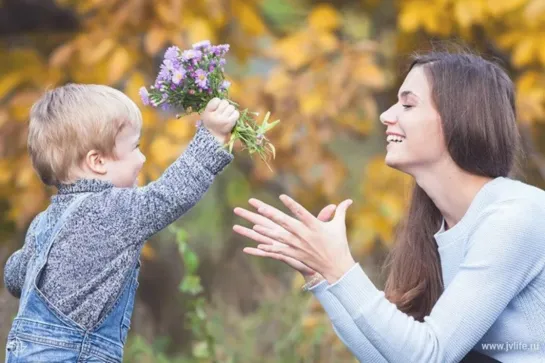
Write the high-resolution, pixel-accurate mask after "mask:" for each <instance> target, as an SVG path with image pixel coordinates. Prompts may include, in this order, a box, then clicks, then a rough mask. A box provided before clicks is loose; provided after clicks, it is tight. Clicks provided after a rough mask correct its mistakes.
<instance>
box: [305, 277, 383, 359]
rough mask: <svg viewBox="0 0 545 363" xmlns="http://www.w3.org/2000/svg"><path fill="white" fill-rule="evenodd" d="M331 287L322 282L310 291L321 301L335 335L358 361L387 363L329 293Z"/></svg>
mask: <svg viewBox="0 0 545 363" xmlns="http://www.w3.org/2000/svg"><path fill="white" fill-rule="evenodd" d="M329 286H330V285H329V284H328V283H327V281H322V282H321V283H319V284H317V285H315V286H314V287H312V288H311V289H310V291H311V292H312V293H313V294H314V296H315V297H316V298H317V299H318V301H320V304H321V305H322V307H323V308H324V310H325V312H326V314H327V315H328V317H329V320H330V321H331V323H332V325H333V330H334V331H335V334H337V336H338V337H339V339H340V340H341V341H342V342H343V343H344V345H345V346H346V347H347V348H348V349H349V350H350V351H351V352H352V354H354V356H355V357H356V358H357V359H358V361H360V362H362V363H387V361H386V360H385V359H384V357H383V356H382V355H381V354H380V353H379V352H378V350H377V349H376V348H375V347H374V346H373V345H372V344H371V342H369V340H368V339H367V338H366V337H365V335H364V334H363V333H362V332H361V331H360V330H359V329H358V327H357V326H356V323H354V320H352V318H351V317H350V315H349V314H348V312H347V311H346V309H345V308H344V307H343V306H342V305H341V303H340V302H339V300H338V299H337V298H336V297H335V295H333V294H332V293H331V292H329V291H328V287H329Z"/></svg>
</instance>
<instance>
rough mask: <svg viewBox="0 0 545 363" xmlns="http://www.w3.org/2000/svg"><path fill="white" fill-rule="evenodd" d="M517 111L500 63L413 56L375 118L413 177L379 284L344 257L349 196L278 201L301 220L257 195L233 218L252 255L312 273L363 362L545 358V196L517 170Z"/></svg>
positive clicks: (390, 160)
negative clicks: (317, 203)
mask: <svg viewBox="0 0 545 363" xmlns="http://www.w3.org/2000/svg"><path fill="white" fill-rule="evenodd" d="M515 114H516V113H515V95H514V90H513V84H512V82H511V80H510V79H509V77H508V76H507V75H506V73H505V72H504V71H503V70H502V69H500V68H499V67H498V66H496V65H495V64H493V63H491V62H488V61H486V60H484V59H482V58H480V57H478V56H474V55H470V54H449V53H441V52H433V53H430V54H427V55H422V56H416V57H415V58H414V61H413V63H412V65H411V67H410V71H409V73H408V75H407V77H406V79H405V80H404V82H403V84H402V85H401V88H400V90H399V93H398V102H397V103H396V104H395V105H393V106H392V107H390V108H389V109H388V110H387V111H385V112H384V113H383V114H382V115H381V116H380V120H381V122H382V123H383V124H384V125H385V126H386V135H387V136H386V139H387V141H388V146H387V154H386V159H385V161H386V164H387V165H389V166H390V167H393V168H396V169H398V170H400V171H402V172H404V173H407V174H410V175H411V176H412V177H413V178H414V181H415V186H414V191H413V195H412V200H411V205H410V208H409V211H408V215H407V218H406V221H405V222H404V223H403V226H402V228H400V230H399V233H398V235H397V241H396V243H395V247H394V248H393V249H392V251H391V254H390V256H389V259H388V266H389V276H388V279H387V282H386V286H385V291H384V292H382V291H380V290H378V289H377V288H376V287H375V286H374V285H373V283H372V282H371V281H370V280H369V278H368V277H367V276H366V274H365V273H364V271H363V269H362V268H361V266H360V265H359V264H357V263H356V262H355V261H354V259H353V257H352V255H351V253H350V250H349V247H348V242H347V237H346V227H345V215H346V211H347V209H348V207H349V206H350V204H351V203H352V201H351V200H345V201H343V202H342V203H340V204H339V205H338V206H336V207H335V206H328V207H326V208H325V209H324V210H323V211H322V212H321V214H320V215H319V218H315V217H314V216H312V215H311V214H310V213H309V212H308V211H307V210H306V209H305V208H303V207H302V206H301V205H299V204H298V203H297V202H296V201H294V200H293V199H291V198H289V197H287V196H285V195H283V196H280V199H281V200H282V202H283V203H284V204H285V205H286V206H287V207H288V208H289V209H290V210H291V212H293V214H294V215H295V217H296V218H293V217H291V216H288V215H287V214H285V213H283V212H281V211H279V210H277V209H275V208H274V207H272V206H270V205H267V204H265V203H263V202H261V201H259V200H256V199H252V200H250V204H251V205H252V206H253V207H254V208H256V209H257V212H258V213H253V212H250V211H248V210H245V209H242V208H237V209H236V210H235V213H236V214H237V215H239V216H241V217H243V218H245V219H247V220H248V221H250V222H252V223H253V224H254V227H253V229H248V228H245V227H242V226H238V225H237V226H234V228H233V229H234V231H235V232H237V233H239V234H241V235H243V236H246V237H249V238H251V239H253V240H255V241H256V242H258V243H259V244H258V246H257V248H245V249H244V251H245V252H246V253H248V254H251V255H255V256H262V257H269V258H273V259H277V260H280V261H284V262H286V263H287V264H289V265H290V266H292V267H293V268H295V269H297V270H299V271H300V272H302V273H303V274H304V275H305V276H306V278H307V281H308V283H307V284H306V285H307V287H308V288H309V289H310V290H311V291H313V292H314V294H315V295H316V296H317V297H318V299H320V301H321V303H322V305H323V306H324V308H325V310H326V312H327V314H328V315H329V317H330V319H331V321H332V323H333V326H334V327H335V330H336V332H337V334H338V335H339V337H340V338H341V340H342V341H343V342H344V343H345V344H346V345H347V346H348V347H349V349H350V350H351V351H352V352H353V353H354V355H355V356H356V357H357V358H358V359H359V360H360V361H362V362H381V363H382V362H402V363H406V362H418V363H421V362H437V363H445V362H459V361H461V360H463V359H464V357H466V355H468V352H470V351H473V352H476V353H477V354H478V353H480V354H484V356H483V357H491V358H493V359H496V360H499V361H501V362H517V363H520V362H545V272H544V271H545V192H544V191H542V190H540V189H537V188H534V187H532V186H529V185H527V184H524V183H522V182H519V181H515V180H513V179H511V178H509V176H510V175H511V173H512V171H513V168H514V165H515V164H516V163H515V159H516V155H517V154H518V152H519V149H520V147H519V145H520V137H519V133H518V131H517V126H516V123H515ZM334 209H336V210H335V211H334ZM333 212H334V213H335V216H334V217H333V219H331V220H329V221H327V220H328V217H329V216H331V215H332V214H333ZM490 344H496V345H490ZM502 344H503V345H502ZM464 361H465V360H464ZM478 361H483V360H478Z"/></svg>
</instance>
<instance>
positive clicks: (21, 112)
mask: <svg viewBox="0 0 545 363" xmlns="http://www.w3.org/2000/svg"><path fill="white" fill-rule="evenodd" d="M39 97H40V93H38V92H33V91H21V92H17V93H16V94H15V95H14V96H13V97H12V99H11V100H10V103H9V105H10V112H11V115H12V116H13V118H14V119H15V120H17V121H21V122H25V121H27V120H28V116H29V112H30V108H31V107H32V104H33V103H34V102H35V101H36V100H37V99H38V98H39Z"/></svg>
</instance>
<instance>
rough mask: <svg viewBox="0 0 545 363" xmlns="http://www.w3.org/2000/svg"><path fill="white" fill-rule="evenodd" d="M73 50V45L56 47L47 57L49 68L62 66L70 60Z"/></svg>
mask: <svg viewBox="0 0 545 363" xmlns="http://www.w3.org/2000/svg"><path fill="white" fill-rule="evenodd" d="M74 50H75V49H74V44H73V43H68V44H64V45H61V46H60V47H57V48H56V49H55V50H54V51H53V53H52V54H51V56H50V57H49V65H50V66H51V67H62V66H64V65H65V64H66V63H68V61H69V60H70V57H71V56H72V54H73V53H74Z"/></svg>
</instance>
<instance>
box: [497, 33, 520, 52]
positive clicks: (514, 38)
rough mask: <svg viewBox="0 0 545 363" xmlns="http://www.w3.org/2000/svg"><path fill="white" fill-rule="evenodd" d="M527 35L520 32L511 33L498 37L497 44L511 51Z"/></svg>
mask: <svg viewBox="0 0 545 363" xmlns="http://www.w3.org/2000/svg"><path fill="white" fill-rule="evenodd" d="M524 36H525V34H523V33H521V32H520V31H510V32H507V33H505V34H501V35H500V36H498V37H497V38H496V39H497V42H498V44H499V45H500V46H501V47H502V48H505V49H510V48H512V47H513V46H515V45H516V44H517V43H518V42H520V40H521V39H522V38H524Z"/></svg>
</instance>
